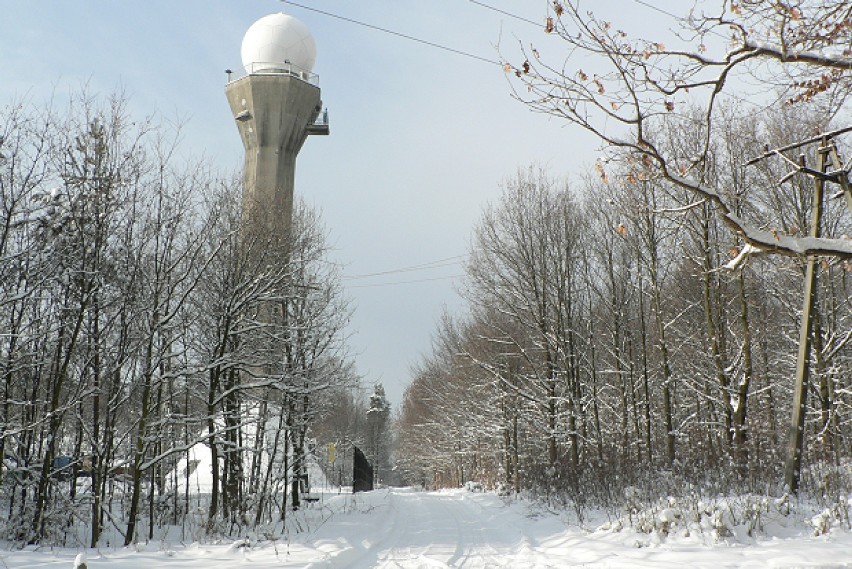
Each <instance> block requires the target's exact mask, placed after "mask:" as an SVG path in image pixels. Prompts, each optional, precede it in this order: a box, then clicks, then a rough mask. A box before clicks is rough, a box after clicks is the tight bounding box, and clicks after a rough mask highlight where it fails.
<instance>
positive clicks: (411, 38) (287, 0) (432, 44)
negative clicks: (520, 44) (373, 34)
mask: <svg viewBox="0 0 852 569" xmlns="http://www.w3.org/2000/svg"><path fill="white" fill-rule="evenodd" d="M281 1H282V2H284V3H285V4H290V5H291V6H296V7H297V8H302V9H303V10H308V11H310V12H316V13H317V14H322V15H323V16H328V17H329V18H335V19H338V20H342V21H344V22H348V23H350V24H356V25H359V26H363V27H365V28H369V29H371V30H376V31H379V32H384V33H386V34H390V35H392V36H397V37H400V38H404V39H407V40H409V41H413V42H417V43H420V44H423V45H427V46H429V47H434V48H437V49H442V50H444V51H449V52H451V53H455V54H457V55H461V56H464V57H469V58H470V59H476V60H478V61H482V62H485V63H490V64H492V65H501V63H500V62H499V61H494V60H493V59H487V58H485V57H481V56H479V55H475V54H473V53H469V52H467V51H462V50H460V49H455V48H452V47H448V46H446V45H441V44H439V43H435V42H431V41H428V40H424V39H421V38H417V37H414V36H410V35H408V34H404V33H402V32H396V31H394V30H389V29H388V28H383V27H381V26H376V25H374V24H368V23H367V22H361V21H359V20H354V19H352V18H347V17H346V16H341V15H339V14H333V13H331V12H326V11H324V10H320V9H318V8H311V7H310V6H305V5H303V4H299V3H298V2H290V0H281Z"/></svg>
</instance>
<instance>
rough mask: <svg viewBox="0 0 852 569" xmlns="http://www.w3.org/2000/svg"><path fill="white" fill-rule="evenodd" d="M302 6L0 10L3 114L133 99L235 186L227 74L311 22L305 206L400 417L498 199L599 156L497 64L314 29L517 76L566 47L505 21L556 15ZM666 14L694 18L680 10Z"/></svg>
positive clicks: (81, 1) (2, 5) (539, 4)
mask: <svg viewBox="0 0 852 569" xmlns="http://www.w3.org/2000/svg"><path fill="white" fill-rule="evenodd" d="M301 3H302V4H304V6H307V7H309V8H312V9H307V8H304V7H299V6H296V5H294V4H292V3H286V2H279V1H276V0H178V1H175V0H146V1H145V2H126V1H125V2H121V1H115V0H68V1H63V2H55V1H48V0H28V1H27V2H22V1H20V0H0V14H2V17H0V69H2V74H3V77H2V80H0V105H6V104H8V103H10V102H12V101H13V100H16V99H20V98H21V97H24V98H27V99H29V100H30V101H32V102H34V103H43V102H46V101H49V100H51V98H53V99H55V100H56V101H62V100H63V97H66V98H67V96H68V94H69V93H71V92H74V91H77V90H79V89H80V88H81V87H86V88H87V89H88V90H89V92H90V93H92V94H99V95H103V96H106V95H109V94H110V93H113V92H115V91H116V90H121V91H123V92H124V93H125V94H126V96H127V97H128V98H129V100H130V105H129V106H130V111H131V113H133V114H134V115H135V116H137V117H146V116H149V115H156V116H157V117H160V118H161V119H163V120H165V121H176V122H181V123H183V130H182V133H183V136H182V139H183V140H182V145H181V152H183V153H184V154H185V155H186V156H187V157H190V156H192V157H197V156H204V157H206V158H207V159H208V160H209V161H210V162H211V163H213V164H215V165H216V166H217V167H218V168H220V169H221V170H222V171H225V172H238V171H240V170H241V167H242V161H243V147H242V144H241V142H240V138H239V135H238V133H237V129H236V127H235V125H234V121H233V118H232V116H231V113H230V110H229V108H228V104H227V101H226V99H225V95H224V84H225V81H226V76H225V72H224V70H225V69H226V68H233V69H238V68H239V67H240V44H241V42H242V37H243V34H244V33H245V31H246V30H247V29H248V28H249V26H250V25H251V24H252V23H253V22H254V21H255V20H257V19H259V18H261V17H262V16H265V15H267V14H270V13H273V12H278V11H282V10H283V11H285V12H286V13H288V14H291V15H293V16H295V17H296V18H298V19H299V20H301V21H302V22H304V23H305V24H306V25H307V26H308V28H309V29H310V30H311V32H312V33H313V35H314V38H315V41H316V44H317V62H316V65H315V67H314V71H315V72H316V73H317V74H318V75H319V85H320V88H321V89H322V98H323V102H324V105H325V106H326V107H327V108H328V112H329V119H330V123H331V135H330V136H328V137H311V138H309V140H308V141H307V142H306V144H305V146H304V147H303V148H302V151H301V152H300V154H299V158H298V161H297V166H296V189H295V191H296V194H297V195H298V196H301V197H302V198H303V199H305V200H306V201H307V203H309V204H311V205H313V206H315V207H317V208H319V209H320V211H321V212H322V219H323V221H324V222H325V224H326V226H327V229H328V233H329V235H330V244H331V245H332V251H331V253H330V258H331V260H333V261H334V262H337V263H340V264H341V266H342V268H343V274H344V287H345V290H346V293H347V295H348V296H349V297H350V298H351V299H352V301H353V303H354V307H355V313H354V316H353V319H352V322H351V325H350V329H349V334H350V338H349V345H350V349H351V352H352V355H353V356H354V358H355V361H356V366H357V369H358V371H359V372H360V374H361V375H362V377H363V380H364V383H365V385H367V386H369V385H371V384H373V383H375V382H381V383H383V384H384V386H385V388H386V391H387V394H388V397H389V399H390V400H391V403H393V404H394V405H397V404H399V403H400V402H401V400H402V396H403V392H404V389H405V386H406V385H407V384H408V383H409V382H410V381H411V378H412V375H411V366H412V365H414V364H416V363H417V362H418V361H420V360H421V359H422V357H423V356H424V355H425V354H428V353H429V351H430V346H431V338H432V335H433V332H434V331H435V330H436V325H437V322H438V319H439V318H440V315H441V313H442V311H444V310H447V311H448V312H449V313H450V314H454V315H460V314H463V312H464V302H463V301H462V300H461V298H460V297H459V295H458V290H459V288H460V287H461V286H463V278H462V277H463V274H464V267H463V265H464V261H465V258H466V253H467V251H468V247H469V243H470V236H471V231H472V229H473V227H474V226H475V224H476V223H477V220H478V219H479V217H480V215H481V212H482V210H483V208H484V207H485V206H486V205H487V204H488V203H491V202H494V201H495V200H496V199H497V198H498V197H499V194H500V188H501V184H503V182H504V181H505V180H506V179H508V178H510V177H512V176H513V174H514V173H516V172H517V170H518V169H519V168H526V167H528V166H536V167H539V166H540V167H543V168H545V169H546V170H547V171H548V172H549V173H550V175H552V176H553V177H570V176H575V177H579V176H580V175H581V174H582V173H583V172H584V171H586V170H588V169H589V168H590V166H591V165H592V163H593V162H594V160H595V158H596V157H597V156H598V150H599V145H598V143H597V141H596V140H595V139H593V138H591V137H590V136H589V135H587V134H585V133H583V132H580V131H577V130H576V129H573V130H572V129H570V128H568V127H566V125H565V124H563V123H561V122H560V121H559V120H557V119H554V118H551V117H548V116H545V115H541V114H536V113H533V112H531V111H530V110H529V109H528V108H527V107H525V106H524V105H523V104H522V103H521V102H519V101H517V100H516V99H514V98H513V96H512V82H511V80H510V79H511V77H510V76H507V75H506V73H505V72H504V71H503V69H502V68H501V67H500V66H499V65H497V64H494V63H488V62H484V61H482V60H481V59H477V58H475V57H468V56H463V55H459V54H457V53H453V52H449V51H446V50H442V49H439V48H436V47H434V46H428V45H425V44H423V43H418V42H415V41H410V40H407V39H404V38H402V37H400V36H398V35H393V34H389V33H384V32H380V31H378V30H375V29H371V28H367V27H364V26H360V25H356V24H353V23H351V22H347V21H344V20H342V19H338V18H334V17H332V16H329V15H326V14H322V13H319V12H317V11H316V10H320V11H323V12H327V13H332V14H335V15H337V16H340V17H343V18H349V19H354V20H358V21H361V22H365V23H368V24H370V25H372V26H377V27H381V28H385V29H388V30H391V31H393V32H396V33H399V34H405V35H409V36H414V37H417V38H420V39H422V40H424V41H428V42H431V43H434V44H439V45H443V46H446V47H450V48H452V49H455V50H458V51H463V52H466V53H469V54H471V55H474V56H476V57H478V58H484V59H488V60H495V61H496V60H499V59H501V57H502V58H504V59H507V60H509V61H512V62H514V63H516V64H520V63H521V62H522V61H523V57H522V56H520V55H519V53H520V50H519V46H520V45H526V46H529V45H530V44H532V45H534V46H535V47H536V48H538V49H539V50H540V51H542V52H543V53H544V54H546V55H552V56H553V57H561V55H560V54H561V53H563V52H564V51H565V50H564V46H563V45H561V44H560V43H559V42H558V41H557V40H555V39H554V38H553V37H551V36H547V35H546V34H544V32H543V29H542V28H543V26H538V25H533V24H531V23H529V22H527V21H523V20H520V19H518V18H515V17H511V16H509V15H506V14H503V13H500V12H498V11H497V10H503V11H505V12H510V13H512V14H514V15H517V16H521V17H523V18H526V19H529V20H533V21H535V22H543V21H544V18H545V16H546V12H547V6H548V2H547V1H546V0H523V1H519V0H515V1H510V0H483V2H481V3H480V2H473V1H470V0H467V1H465V0H428V1H425V2H424V1H422V0H361V1H359V2H343V1H339V0H338V1H334V0H303V1H302V2H301ZM482 4H485V5H487V6H490V7H491V8H494V9H489V8H487V7H486V6H483V5H482ZM602 4H603V3H602ZM647 4H648V2H639V1H638V0H610V2H607V3H605V4H604V5H603V6H602V7H601V9H606V10H611V11H612V12H613V15H614V17H617V18H618V19H619V20H620V21H621V20H623V21H625V22H627V23H629V24H632V25H634V26H639V27H640V28H641V29H644V28H645V27H647V28H649V29H654V28H657V27H659V28H660V29H665V28H666V27H667V26H671V25H672V23H673V22H672V21H671V20H670V19H669V20H668V21H666V20H667V19H666V17H665V16H664V15H661V14H660V13H659V12H656V11H654V10H653V9H651V8H649V7H648V5H647ZM653 4H654V5H656V6H663V7H667V8H668V9H669V10H680V8H679V7H678V2H677V1H676V0H654V1H653ZM590 6H591V4H590ZM495 9H496V10H495ZM366 275H372V276H366Z"/></svg>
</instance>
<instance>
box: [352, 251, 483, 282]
mask: <svg viewBox="0 0 852 569" xmlns="http://www.w3.org/2000/svg"><path fill="white" fill-rule="evenodd" d="M466 256H467V255H454V256H453V257H447V258H445V259H438V260H436V261H429V262H428V263H420V264H419V265H410V266H407V267H400V268H398V269H388V270H386V271H379V272H376V273H365V274H361V275H345V276H344V277H343V278H344V279H348V280H355V279H366V278H370V277H378V276H383V275H393V274H398V273H408V272H412V271H428V270H431V269H442V268H445V267H452V266H455V265H458V264H459V262H460V259H463V258H465V257H466Z"/></svg>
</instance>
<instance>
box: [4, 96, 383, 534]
mask: <svg viewBox="0 0 852 569" xmlns="http://www.w3.org/2000/svg"><path fill="white" fill-rule="evenodd" d="M126 107H127V99H126V98H124V97H123V96H121V95H120V94H116V95H112V96H101V97H98V96H94V95H91V94H88V93H84V92H78V93H76V94H74V95H73V96H72V97H71V99H70V101H69V104H68V107H67V108H66V109H63V110H56V109H54V108H51V107H39V106H36V105H34V104H32V103H30V102H26V101H19V102H14V103H12V104H9V105H7V106H6V107H4V108H3V109H2V111H0V125H2V131H0V227H2V231H0V320H2V322H3V324H2V328H0V331H2V333H0V383H1V384H2V387H0V390H2V395H0V414H2V416H0V429H2V433H0V459H2V463H1V464H2V478H0V504H2V506H0V510H2V513H0V533H2V534H3V537H5V538H6V539H8V540H10V541H12V542H15V543H20V544H27V543H33V544H35V543H40V544H72V545H73V544H77V545H84V546H91V547H95V546H97V545H98V544H99V543H101V544H103V543H105V542H108V543H112V544H113V545H120V544H121V543H123V544H125V545H126V544H129V543H132V542H135V541H137V540H140V539H141V540H144V539H152V538H153V536H154V535H155V530H157V529H158V528H160V527H164V526H179V527H182V528H183V529H182V531H183V532H184V535H190V533H191V534H192V535H204V534H210V535H220V534H227V533H230V532H235V531H241V530H242V528H246V527H251V528H257V527H259V526H262V525H263V524H267V523H277V522H283V521H284V520H285V518H286V514H287V512H288V511H293V510H298V509H299V507H300V501H301V496H302V493H304V492H308V491H309V490H310V487H309V481H308V480H307V479H306V478H307V477H306V465H305V457H306V455H307V454H308V453H309V450H310V449H309V446H311V445H314V444H315V440H316V437H317V436H320V437H323V436H325V437H326V438H325V439H323V441H325V440H328V441H336V442H338V443H339V444H340V447H341V450H340V454H341V457H343V455H344V453H345V452H346V451H347V450H351V446H352V445H353V444H360V445H362V446H363V447H364V448H365V449H366V448H371V449H372V451H371V454H370V456H371V458H373V460H374V461H376V458H379V459H381V460H383V461H384V463H387V460H388V457H387V456H386V455H382V456H378V453H379V452H380V449H379V448H378V446H377V445H376V443H375V442H372V441H375V438H376V436H377V434H382V436H384V434H383V433H384V431H385V430H386V429H387V425H386V423H387V422H388V417H389V405H388V403H387V401H386V399H385V398H384V392H383V391H382V390H381V386H380V385H379V386H376V392H375V393H374V397H373V400H370V401H368V400H367V398H366V397H365V396H364V394H363V393H361V391H359V390H358V389H356V388H357V387H358V384H359V378H358V377H357V376H356V373H355V371H354V369H353V362H352V358H351V357H350V355H349V354H348V351H347V346H346V333H345V325H346V322H347V319H348V318H349V315H350V314H351V307H350V306H349V302H348V300H347V299H346V297H345V295H344V294H343V292H342V289H341V285H340V274H339V267H338V266H337V265H335V264H333V263H330V262H328V260H327V258H326V253H327V247H328V246H327V243H326V229H325V227H324V226H323V224H322V221H321V219H320V217H319V214H318V212H317V211H315V210H313V209H311V208H309V207H307V206H306V205H304V204H303V203H301V202H299V203H297V204H296V206H295V208H294V209H295V211H294V215H293V222H292V224H291V228H290V230H289V236H288V239H287V240H286V242H274V241H272V240H270V238H269V237H268V236H265V235H262V234H260V233H261V232H255V233H256V234H252V232H251V231H249V230H247V229H245V228H244V227H243V225H242V224H241V219H242V215H243V213H242V206H241V204H242V190H241V187H240V184H239V183H238V182H237V181H236V180H237V177H236V176H234V177H227V176H223V175H222V174H220V173H217V172H216V170H215V168H213V167H212V166H211V165H210V164H207V163H205V162H204V161H203V160H195V161H193V160H190V159H186V158H183V155H182V154H181V152H180V151H179V147H178V145H177V140H178V139H179V137H180V131H179V129H176V128H175V127H174V125H171V124H167V123H157V122H156V121H154V120H153V119H150V120H138V119H137V118H135V117H131V116H130V115H129V113H128V112H127V110H126ZM370 403H373V406H372V408H371V407H368V405H370ZM370 411H372V412H370ZM326 416H333V417H334V421H331V420H327V421H326V420H324V419H323V418H324V417H326ZM341 425H342V426H341ZM312 426H313V427H314V432H313V433H309V431H310V429H311V427H312ZM335 429H337V430H335ZM371 432H372V433H374V435H372V436H371V435H370V433H371ZM335 437H337V438H335ZM199 445H202V446H203V447H205V448H207V449H209V450H208V451H207V452H208V453H209V454H210V455H211V462H212V464H216V465H218V468H212V472H208V473H207V476H212V484H211V488H212V490H211V492H212V494H211V495H210V496H201V497H199V496H198V495H197V492H191V491H190V490H191V485H190V482H189V480H190V475H191V474H192V473H193V471H194V469H195V468H196V467H197V463H198V460H199V459H197V458H194V457H195V456H196V452H195V450H194V449H197V448H199ZM381 452H385V451H383V450H382V451H381ZM376 462H377V463H378V462H381V461H376ZM207 468H208V470H211V469H210V466H209V465H208V466H207ZM388 470H389V469H388ZM194 500H200V501H194ZM104 534H105V535H106V537H105V538H102V535H104Z"/></svg>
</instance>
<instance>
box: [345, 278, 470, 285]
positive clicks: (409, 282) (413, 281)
mask: <svg viewBox="0 0 852 569" xmlns="http://www.w3.org/2000/svg"><path fill="white" fill-rule="evenodd" d="M463 276H464V275H449V276H446V277H432V278H428V279H415V280H411V281H393V282H389V283H374V284H361V285H348V286H347V287H346V288H376V287H381V286H395V285H404V284H415V283H426V282H431V281H446V280H452V279H459V278H461V277H463Z"/></svg>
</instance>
